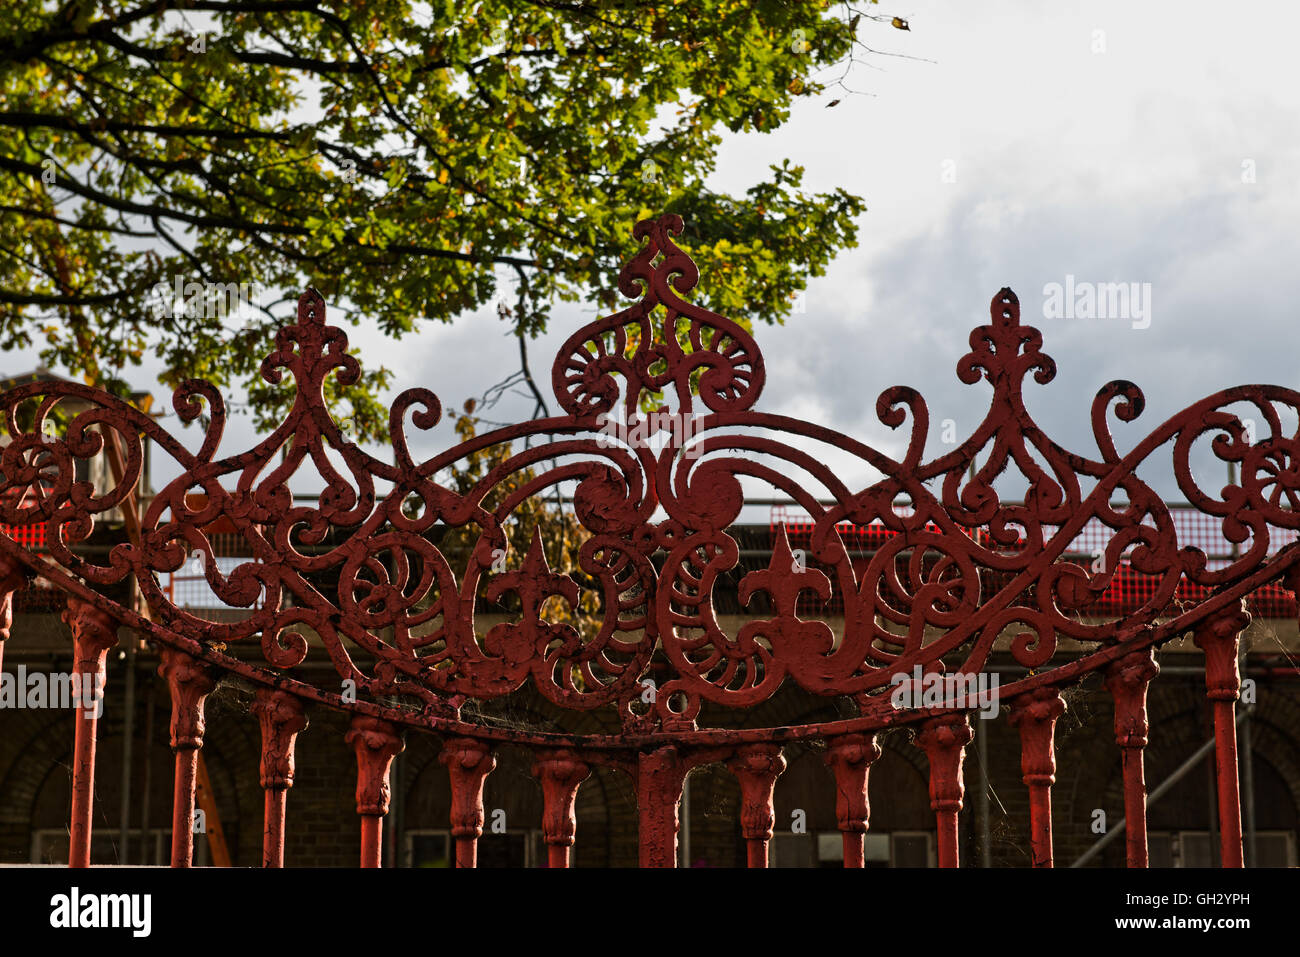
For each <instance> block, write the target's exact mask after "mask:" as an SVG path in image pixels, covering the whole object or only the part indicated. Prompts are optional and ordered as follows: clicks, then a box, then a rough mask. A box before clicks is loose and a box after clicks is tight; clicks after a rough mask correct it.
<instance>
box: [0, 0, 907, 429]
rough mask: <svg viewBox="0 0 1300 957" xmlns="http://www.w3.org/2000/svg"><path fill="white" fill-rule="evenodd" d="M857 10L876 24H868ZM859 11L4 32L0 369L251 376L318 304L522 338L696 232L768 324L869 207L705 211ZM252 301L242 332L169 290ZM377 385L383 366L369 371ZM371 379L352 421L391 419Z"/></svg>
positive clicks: (27, 7) (375, 17) (107, 16)
mask: <svg viewBox="0 0 1300 957" xmlns="http://www.w3.org/2000/svg"><path fill="white" fill-rule="evenodd" d="M865 9H866V10H868V11H870V8H869V7H867V8H865ZM864 18H865V20H866V21H867V23H868V24H870V23H872V22H875V23H882V24H883V27H882V28H887V27H888V24H889V18H888V17H887V16H882V15H876V14H873V13H871V12H867V13H865V14H864V13H860V12H859V11H858V10H856V9H854V8H853V7H852V6H851V5H849V4H845V3H833V4H832V3H814V2H806V3H805V2H800V3H786V2H768V0H759V2H753V0H656V2H626V0H624V2H617V0H615V2H599V3H597V2H587V0H475V2H464V0H431V2H426V3H415V2H411V0H365V2H358V0H189V2H176V0H171V2H168V0H128V2H89V0H69V2H63V3H59V4H52V3H47V2H43V0H6V3H5V4H4V5H3V7H0V345H3V347H4V348H6V349H8V348H15V347H26V346H30V345H33V344H39V345H40V346H41V348H42V350H43V355H44V358H45V361H46V362H48V363H50V364H56V365H61V366H63V367H66V368H68V369H70V370H71V371H73V372H74V373H78V374H82V375H84V376H86V377H88V378H91V379H94V380H95V381H97V382H100V383H101V384H104V383H107V384H113V383H114V382H117V383H118V385H119V387H120V381H119V377H120V376H121V375H122V373H123V371H124V370H125V369H126V368H127V367H128V366H130V365H132V364H138V363H139V362H140V361H141V359H142V357H143V356H144V355H145V354H146V352H148V353H151V354H157V355H159V356H160V357H161V358H162V360H163V362H164V363H165V365H166V368H167V370H168V371H167V382H168V384H175V383H176V382H178V381H180V380H181V379H184V378H187V377H191V376H202V377H205V378H209V379H212V380H214V381H216V382H218V383H219V384H230V383H240V384H243V385H248V386H250V387H251V389H250V395H252V396H253V399H254V402H255V405H257V406H258V407H259V408H260V409H261V413H262V415H263V416H264V417H265V416H270V415H273V414H275V412H276V409H275V408H274V406H275V400H274V393H273V392H272V391H271V390H266V389H260V390H259V389H258V388H257V387H256V382H255V373H256V369H257V364H258V361H259V360H260V357H261V355H262V354H263V352H264V351H265V345H266V343H267V342H268V341H269V333H270V331H271V330H272V329H273V328H275V326H276V325H277V324H278V322H277V317H283V315H284V313H285V312H286V309H285V307H284V306H283V303H284V302H285V301H291V300H292V298H293V297H295V296H296V295H297V293H298V292H299V291H301V289H302V287H303V286H304V285H306V284H311V285H314V286H316V287H317V288H319V289H320V290H321V291H322V293H323V294H324V295H325V296H326V298H327V299H328V300H330V301H331V302H338V303H346V304H348V305H350V307H351V308H352V310H353V311H352V312H351V313H350V317H351V318H353V320H354V321H355V320H356V319H357V318H358V317H365V318H366V319H367V320H368V321H373V322H376V323H378V325H379V327H380V328H381V329H382V330H383V331H384V332H385V333H386V334H388V335H390V336H392V337H395V338H398V337H401V336H403V335H406V334H409V333H411V332H412V331H413V330H415V329H417V328H418V325H419V323H420V321H421V320H441V321H450V320H453V319H455V318H456V317H457V316H458V315H460V314H462V313H464V312H465V311H467V310H472V309H475V308H477V307H481V306H483V305H484V304H487V303H490V302H491V301H492V300H493V299H494V298H496V297H499V296H505V297H506V299H507V301H508V302H509V303H510V308H509V309H508V310H504V309H503V310H502V312H503V315H507V317H508V318H509V320H510V321H511V322H512V323H513V324H514V326H515V328H516V330H517V332H518V333H519V334H520V336H521V337H524V338H526V337H528V336H530V335H534V334H536V333H537V332H538V331H539V330H541V329H542V328H544V326H545V324H546V321H547V316H548V314H549V311H550V309H551V308H553V306H554V304H555V303H556V302H557V301H561V300H573V299H578V298H580V297H582V296H588V295H594V296H596V297H598V299H599V297H604V298H603V300H601V302H602V305H608V306H613V305H614V304H615V303H614V297H615V293H614V282H613V278H614V275H615V273H616V270H617V269H618V267H619V264H620V263H621V261H622V260H623V259H624V258H625V257H626V256H627V255H628V254H629V253H630V252H631V251H632V249H633V241H632V238H631V227H632V224H633V223H634V222H635V221H636V220H637V219H639V218H643V217H644V216H647V215H650V214H653V213H659V212H665V211H666V212H679V213H681V214H682V215H683V216H684V217H685V218H686V221H687V228H688V234H687V235H686V236H684V237H683V244H684V246H685V247H686V248H688V249H689V250H690V252H691V253H692V255H693V256H694V257H695V258H696V260H697V261H698V262H699V263H700V265H701V267H702V268H703V269H704V270H705V271H706V273H707V275H708V276H709V280H708V282H707V284H702V285H703V287H704V288H701V290H700V291H699V293H698V296H699V301H700V302H701V303H702V304H703V305H705V306H707V307H708V308H711V309H714V310H716V311H718V312H721V313H724V314H726V315H729V316H731V317H733V318H736V319H738V320H740V321H742V322H745V323H752V322H753V321H767V322H772V321H781V320H783V319H784V317H786V316H787V315H788V314H789V312H790V311H791V306H792V303H793V301H794V298H795V296H796V294H797V293H798V292H799V291H800V290H801V289H802V288H803V287H804V286H805V284H806V282H807V279H808V278H809V277H810V276H816V275H819V274H820V273H821V272H822V271H823V270H824V269H825V267H826V265H827V263H828V262H829V261H830V260H831V259H832V258H833V256H834V255H835V254H836V253H837V252H838V251H839V250H840V249H842V248H844V247H846V246H852V245H854V243H855V232H856V230H855V225H854V220H855V217H856V216H857V215H858V214H859V213H860V212H861V211H862V210H863V208H864V207H863V203H862V201H861V199H860V198H859V197H857V196H854V195H851V194H849V193H847V192H845V191H843V190H835V191H833V192H830V193H810V192H808V191H806V190H804V189H802V188H801V177H802V175H803V171H802V170H801V169H800V168H798V167H796V166H791V165H789V164H788V163H783V164H780V165H775V166H773V167H772V170H771V175H770V176H769V177H768V178H767V179H766V180H765V181H763V182H760V183H757V184H755V185H754V186H753V187H752V188H750V189H748V190H747V191H746V192H745V193H744V195H727V194H725V193H722V192H718V191H717V190H715V189H713V188H711V187H710V185H709V183H708V181H709V179H710V174H711V173H712V172H713V169H714V164H715V157H716V154H717V150H718V146H719V143H720V141H721V138H722V136H723V134H724V133H725V132H726V131H733V132H735V131H769V130H772V129H774V128H776V127H777V126H779V125H780V124H782V123H783V122H784V121H785V120H786V119H787V117H788V116H789V113H790V109H791V107H792V105H793V104H794V103H795V102H796V101H797V100H799V99H802V98H807V97H813V96H816V95H818V94H820V93H822V92H823V91H824V90H826V89H827V88H828V87H829V86H831V85H832V84H834V83H836V82H837V81H839V80H841V79H842V78H843V76H844V75H845V73H846V71H847V70H848V69H849V68H850V66H851V63H852V62H853V59H854V55H855V52H861V51H862V50H863V49H864V47H863V46H862V44H861V41H859V40H858V39H857V36H858V33H859V30H860V29H863V30H865V29H867V28H868V27H867V25H864V24H860V22H859V21H861V20H863V19H864ZM178 277H179V278H180V279H181V280H183V281H184V282H196V283H213V284H227V283H256V284H257V286H258V287H259V288H260V289H262V290H265V291H266V292H267V293H269V294H268V295H266V296H265V297H264V298H263V299H262V300H261V302H260V304H255V311H254V312H253V313H252V314H251V315H249V314H245V313H241V315H240V316H238V317H234V316H230V315H227V316H224V317H223V316H218V317H216V318H214V317H213V316H211V315H208V314H206V313H205V312H204V311H203V310H194V309H190V310H185V309H176V308H171V309H169V308H163V307H160V304H161V303H163V302H166V304H167V305H171V303H170V299H171V297H170V296H166V297H161V298H160V297H159V294H158V289H159V286H160V284H165V286H166V287H167V288H169V289H170V288H173V286H174V283H175V282H176V280H177V278H178ZM369 365H370V366H371V367H373V366H375V365H377V363H374V362H371V363H369ZM385 384H386V373H385V372H384V371H383V370H382V368H378V369H376V368H372V371H371V372H370V377H369V378H368V379H366V380H364V381H363V382H361V383H359V384H358V385H357V386H355V387H352V389H351V390H350V391H349V393H348V395H347V398H348V399H349V400H350V401H351V403H352V406H353V411H354V422H355V424H356V427H357V434H358V435H360V436H362V437H374V436H376V435H378V434H379V433H381V432H382V431H383V427H384V423H385V416H384V414H383V413H382V410H381V409H380V408H379V406H378V403H377V402H376V396H377V394H378V392H379V390H381V389H382V388H383V387H384V386H385Z"/></svg>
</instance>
